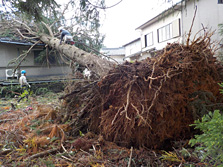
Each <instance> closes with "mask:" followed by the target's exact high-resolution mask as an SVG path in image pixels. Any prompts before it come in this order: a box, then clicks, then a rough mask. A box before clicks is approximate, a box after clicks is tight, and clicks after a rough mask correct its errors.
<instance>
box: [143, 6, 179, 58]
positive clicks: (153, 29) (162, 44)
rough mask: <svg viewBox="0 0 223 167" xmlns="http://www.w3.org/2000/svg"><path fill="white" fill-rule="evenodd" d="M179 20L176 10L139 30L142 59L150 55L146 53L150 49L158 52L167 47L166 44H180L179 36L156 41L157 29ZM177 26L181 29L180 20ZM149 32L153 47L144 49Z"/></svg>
mask: <svg viewBox="0 0 223 167" xmlns="http://www.w3.org/2000/svg"><path fill="white" fill-rule="evenodd" d="M161 17H162V16H161ZM180 18H181V12H180V11H179V10H177V11H175V12H174V13H170V14H169V15H168V16H165V17H164V18H160V19H159V20H158V21H156V22H154V23H153V24H151V25H149V26H147V27H146V28H144V29H142V30H141V45H142V52H143V58H146V57H148V56H150V54H149V53H148V52H147V51H149V50H151V49H156V50H159V49H162V48H164V47H165V46H166V45H167V43H173V42H176V41H177V42H181V38H180V36H177V37H175V38H172V39H169V40H166V41H163V42H159V41H158V29H159V28H161V27H163V26H166V25H168V24H170V23H173V22H175V21H176V20H179V19H180ZM179 24H180V27H181V20H180V23H179ZM180 31H181V30H180ZM151 32H152V33H153V45H151V46H148V47H145V35H147V34H149V33H151Z"/></svg>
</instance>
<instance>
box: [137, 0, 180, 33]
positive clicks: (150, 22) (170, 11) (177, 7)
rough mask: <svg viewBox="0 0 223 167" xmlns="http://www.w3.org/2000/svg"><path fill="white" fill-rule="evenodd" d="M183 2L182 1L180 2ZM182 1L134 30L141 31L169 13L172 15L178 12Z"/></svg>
mask: <svg viewBox="0 0 223 167" xmlns="http://www.w3.org/2000/svg"><path fill="white" fill-rule="evenodd" d="M182 1H183V0H182ZM182 1H180V2H178V3H176V4H175V5H173V6H172V7H170V8H168V9H166V10H164V11H163V12H161V13H160V14H158V15H157V16H155V17H153V18H152V19H150V20H149V21H147V22H145V23H144V24H142V25H141V26H139V27H137V28H136V30H139V29H143V28H145V27H147V26H149V25H151V24H153V23H154V22H156V21H158V20H159V19H160V18H162V17H165V16H167V15H169V14H171V13H173V11H175V10H178V9H180V8H181V6H182V3H181V2H182Z"/></svg>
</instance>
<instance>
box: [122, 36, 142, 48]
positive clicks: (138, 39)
mask: <svg viewBox="0 0 223 167" xmlns="http://www.w3.org/2000/svg"><path fill="white" fill-rule="evenodd" d="M137 41H140V38H137V39H135V40H133V41H131V42H129V43H127V44H125V45H123V47H126V46H127V45H130V44H132V43H134V42H137Z"/></svg>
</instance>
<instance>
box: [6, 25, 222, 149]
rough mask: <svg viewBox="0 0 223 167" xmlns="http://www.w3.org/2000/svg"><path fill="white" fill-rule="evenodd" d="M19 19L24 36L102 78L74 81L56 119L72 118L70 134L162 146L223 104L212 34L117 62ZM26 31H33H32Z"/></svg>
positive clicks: (185, 134) (219, 67) (116, 141)
mask: <svg viewBox="0 0 223 167" xmlns="http://www.w3.org/2000/svg"><path fill="white" fill-rule="evenodd" d="M18 23H19V22H18V21H17V22H16V24H10V25H9V26H12V28H13V29H16V30H17V32H18V33H19V34H20V36H21V37H23V38H28V39H30V38H34V39H39V40H40V41H41V42H43V43H45V44H46V45H48V46H50V47H52V48H54V49H56V50H57V51H58V52H60V53H61V54H62V55H63V56H65V57H69V59H71V60H72V61H75V62H77V63H79V64H81V65H84V66H86V67H88V68H89V69H90V70H91V71H93V72H94V73H95V74H97V75H98V76H99V77H100V80H99V81H84V82H77V83H71V85H68V86H67V88H66V91H65V93H66V95H65V96H63V97H61V99H64V102H63V106H62V109H61V111H60V112H59V113H58V116H57V120H58V121H60V122H63V123H64V122H66V121H67V120H69V122H70V127H71V128H72V130H71V131H70V134H72V135H78V134H79V133H80V131H82V132H87V131H92V132H94V133H98V134H99V133H100V134H102V135H103V136H104V138H105V139H106V140H109V141H112V142H115V143H117V144H119V145H121V146H127V147H130V146H134V147H141V146H146V147H150V148H162V147H163V146H165V145H168V144H166V143H168V142H170V141H171V140H177V139H184V138H186V137H189V136H190V134H191V130H190V127H189V125H190V124H191V123H193V121H194V120H195V119H197V118H199V117H200V116H202V115H203V114H205V113H206V112H207V111H210V110H213V109H215V108H216V107H222V104H221V102H222V99H221V96H220V94H219V87H218V84H217V83H218V82H220V81H221V76H220V72H219V71H220V70H221V69H222V66H221V65H219V63H218V62H217V60H216V58H215V57H214V56H213V55H214V50H213V49H212V48H211V41H210V37H211V35H212V34H210V33H205V34H204V36H202V37H199V38H197V39H194V40H193V41H192V42H190V43H189V41H187V44H186V45H182V44H178V43H174V44H168V45H167V46H166V47H165V48H164V49H163V50H161V51H159V52H157V54H156V56H155V57H153V58H148V59H146V60H144V61H141V62H135V63H129V62H126V63H124V64H122V65H117V66H116V65H115V64H114V63H112V62H109V61H107V60H105V59H102V58H101V57H98V56H96V55H94V54H90V53H87V52H84V51H83V50H80V49H78V48H76V47H75V46H71V45H66V44H63V45H60V44H59V39H57V38H55V37H54V35H53V32H52V31H51V29H50V27H49V26H47V25H46V24H44V23H43V24H44V25H45V27H46V28H47V29H48V32H49V34H50V35H47V34H44V33H37V32H38V31H36V29H37V30H38V27H35V28H30V27H29V26H27V25H26V24H25V23H20V24H18ZM27 34H28V35H29V36H27Z"/></svg>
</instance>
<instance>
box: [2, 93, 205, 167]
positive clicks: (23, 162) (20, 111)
mask: <svg viewBox="0 0 223 167" xmlns="http://www.w3.org/2000/svg"><path fill="white" fill-rule="evenodd" d="M61 95H62V93H57V94H56V93H48V94H46V95H45V96H36V97H30V98H29V100H28V101H22V102H21V103H19V104H17V105H16V109H12V108H11V103H13V104H16V100H17V98H11V99H1V100H0V165H1V166H2V167H11V166H35V167H37V166H41V167H44V166H50V167H53V166H64V167H66V166H70V167H71V166H92V167H107V166H108V167H110V166H179V165H184V166H198V165H200V166H205V163H201V162H200V161H199V159H198V157H197V156H194V155H193V154H192V152H193V149H192V148H190V146H189V145H188V141H176V142H175V143H174V144H173V146H174V148H171V149H168V150H152V149H148V148H144V147H141V148H133V147H130V148H126V147H120V146H117V145H116V144H115V143H112V142H108V141H105V140H104V138H103V136H101V135H96V134H93V133H91V132H88V133H86V134H83V133H82V132H81V131H80V132H79V133H80V134H79V135H78V136H70V135H69V127H68V126H67V125H68V124H66V123H65V124H60V122H58V121H57V112H58V110H59V109H60V105H61V103H62V101H60V100H59V98H58V97H60V96H61Z"/></svg>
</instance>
